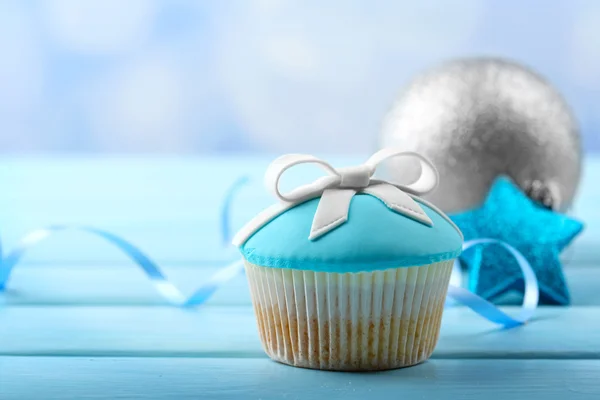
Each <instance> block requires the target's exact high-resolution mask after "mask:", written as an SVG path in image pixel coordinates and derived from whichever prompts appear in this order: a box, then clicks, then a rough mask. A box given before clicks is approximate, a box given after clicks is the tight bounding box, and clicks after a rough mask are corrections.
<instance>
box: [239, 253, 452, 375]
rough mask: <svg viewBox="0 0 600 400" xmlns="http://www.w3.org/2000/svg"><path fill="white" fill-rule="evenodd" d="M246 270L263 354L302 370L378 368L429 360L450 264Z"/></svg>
mask: <svg viewBox="0 0 600 400" xmlns="http://www.w3.org/2000/svg"><path fill="white" fill-rule="evenodd" d="M246 271H247V275H248V280H249V283H250V290H251V295H252V301H253V304H254V310H255V313H256V317H257V321H258V331H259V336H260V339H261V342H262V344H263V348H264V350H265V352H266V353H267V354H268V355H269V357H271V358H272V359H273V360H275V361H278V362H281V363H284V364H289V365H293V366H296V367H303V368H313V369H322V370H336V371H376V370H387V369H395V368H402V367H408V366H411V365H415V364H418V363H421V362H423V361H425V360H427V359H428V358H429V356H430V355H431V353H432V352H433V349H434V347H435V345H436V343H437V339H438V336H439V331H440V323H441V318H442V312H443V307H444V302H445V297H446V292H447V289H448V282H449V279H450V273H451V271H452V261H445V262H440V263H435V264H431V265H427V266H419V267H408V268H394V269H388V270H384V271H375V272H363V273H354V274H350V273H348V274H339V273H325V272H312V271H300V270H288V269H277V268H270V267H261V266H257V265H253V264H250V263H246Z"/></svg>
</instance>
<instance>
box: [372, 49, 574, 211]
mask: <svg viewBox="0 0 600 400" xmlns="http://www.w3.org/2000/svg"><path fill="white" fill-rule="evenodd" d="M381 145H382V146H398V147H400V148H402V149H405V150H407V151H417V152H420V153H422V154H424V155H425V156H427V157H428V158H429V159H431V160H432V161H433V163H434V164H435V165H436V167H437V168H438V170H439V173H440V184H439V185H438V187H437V188H436V189H435V190H434V191H433V192H432V193H430V194H429V195H428V196H427V198H428V199H429V200H431V201H432V202H433V203H434V204H436V205H437V206H439V207H440V208H442V209H443V210H444V211H446V212H458V211H464V210H466V209H470V208H473V207H477V206H478V205H480V204H481V203H482V202H483V201H484V200H485V197H486V195H487V193H488V191H489V188H490V186H491V184H492V183H493V181H494V179H495V178H496V177H497V176H498V175H508V176H509V177H511V178H512V179H513V180H514V181H515V182H516V183H517V184H518V185H519V186H520V187H521V188H522V189H523V191H524V192H525V193H527V194H528V195H529V196H530V197H531V198H532V199H534V200H536V201H538V202H539V203H541V204H542V205H544V206H546V207H548V208H552V209H555V210H561V211H564V210H566V209H568V208H569V206H570V205H571V203H572V201H573V197H574V196H575V192H576V189H577V185H578V183H579V177H580V173H581V145H580V138H579V130H578V126H577V123H576V121H575V118H574V116H573V114H572V113H571V110H570V109H569V107H568V105H567V104H566V102H565V100H564V99H563V98H562V97H561V95H560V94H559V93H558V92H557V91H556V90H555V89H554V88H553V87H552V86H551V85H550V84H549V83H548V82H547V81H546V80H544V79H543V78H542V77H540V76H539V75H537V74H536V73H535V72H533V71H531V70H530V69H528V68H526V67H524V66H522V65H519V64H516V63H514V62H510V61H507V60H501V59H493V58H477V59H462V60H456V61H451V62H448V63H446V64H443V65H440V66H439V67H437V68H434V69H432V70H430V71H427V72H425V73H423V74H421V75H419V76H417V77H416V78H415V79H414V80H413V81H412V82H411V83H410V84H409V85H408V87H407V88H406V89H405V90H404V91H403V92H402V93H401V95H400V96H399V98H398V100H397V101H396V103H395V104H394V106H393V108H392V109H391V111H390V112H389V114H388V115H387V116H386V118H385V120H384V123H383V127H382V135H381ZM418 168H419V166H418V164H416V163H413V162H410V160H407V161H398V162H395V163H393V164H392V165H391V168H390V169H389V172H390V174H391V175H392V177H394V176H395V177H396V178H397V180H398V181H400V182H402V183H409V181H411V180H414V178H415V177H416V175H417V173H418ZM401 177H402V178H404V179H402V178H401Z"/></svg>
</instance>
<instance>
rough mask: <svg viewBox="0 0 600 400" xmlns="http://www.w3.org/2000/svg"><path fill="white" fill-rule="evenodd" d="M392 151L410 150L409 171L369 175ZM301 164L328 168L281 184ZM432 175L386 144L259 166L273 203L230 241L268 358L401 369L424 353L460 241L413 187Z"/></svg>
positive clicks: (318, 365)
mask: <svg viewBox="0 0 600 400" xmlns="http://www.w3.org/2000/svg"><path fill="white" fill-rule="evenodd" d="M392 157H412V158H415V159H416V160H418V161H419V162H420V163H421V176H420V177H419V179H417V181H416V182H414V183H413V184H411V185H398V184H395V183H391V182H388V181H385V180H381V179H377V178H375V177H374V174H375V172H376V169H377V167H378V165H380V163H381V162H383V161H384V160H386V159H389V158H392ZM301 163H315V164H317V165H319V166H321V167H323V169H325V170H326V172H327V176H325V177H323V178H320V179H318V180H317V181H315V182H313V183H311V184H308V185H304V186H300V187H298V188H296V189H294V190H292V191H291V192H289V193H282V192H281V191H280V189H279V180H280V178H281V176H282V174H283V173H284V172H285V171H286V170H288V169H289V168H292V167H294V166H295V165H297V164H301ZM437 179H438V174H437V172H436V170H435V168H434V167H433V165H431V163H430V162H429V161H428V160H427V159H425V158H424V157H422V156H420V155H418V154H415V153H404V152H401V151H399V150H396V149H384V150H381V151H380V152H378V153H376V154H375V155H374V156H373V157H371V158H370V159H369V160H368V161H367V162H366V163H365V164H363V165H360V166H357V167H350V168H341V169H335V168H334V167H332V166H331V165H329V164H328V163H326V162H325V161H323V160H320V159H317V158H315V157H312V156H305V155H287V156H283V157H280V158H278V159H276V160H275V161H274V162H273V163H272V164H271V165H270V166H269V168H268V170H267V173H266V177H265V182H266V184H267V187H268V188H269V189H270V190H271V191H272V192H273V194H274V195H275V197H277V198H278V199H279V203H278V204H276V205H274V206H272V207H270V208H268V209H266V210H265V211H263V212H261V213H260V214H258V215H257V216H256V217H255V218H254V219H253V220H251V221H250V222H249V223H248V224H247V225H246V226H244V227H243V228H242V229H241V230H240V231H239V232H238V233H237V235H236V236H235V237H234V240H233V242H234V245H236V246H237V247H238V248H239V250H240V251H241V253H242V255H243V257H244V262H245V268H246V274H247V277H248V282H249V285H250V293H251V296H252V302H253V306H254V311H255V314H256V319H257V322H258V331H259V336H260V339H261V342H262V345H263V348H264V350H265V352H266V353H267V355H268V356H269V357H271V358H272V359H273V360H275V361H278V362H281V363H285V364H289V365H293V366H296V367H304V368H314V369H322V370H340V371H373V370H386V369H393V368H400V367H407V366H410V365H415V364H418V363H420V362H422V361H425V360H426V359H428V358H429V357H430V355H431V353H432V352H433V349H434V347H435V345H436V342H437V339H438V336H439V331H440V323H441V318H442V312H443V308H444V302H445V298H446V292H447V289H448V284H449V280H450V274H451V271H452V265H453V262H454V260H455V259H456V258H457V257H458V256H459V255H460V253H461V249H462V242H463V237H462V234H461V232H460V230H459V229H458V228H457V227H456V225H454V224H453V223H452V221H451V220H450V219H449V218H448V217H447V216H446V215H445V214H444V213H443V212H441V211H440V210H439V209H438V208H436V207H435V206H433V205H432V204H430V203H428V202H426V201H424V200H422V199H421V198H419V197H418V196H419V195H422V194H425V193H427V192H429V191H431V190H433V189H434V188H435V186H436V184H437Z"/></svg>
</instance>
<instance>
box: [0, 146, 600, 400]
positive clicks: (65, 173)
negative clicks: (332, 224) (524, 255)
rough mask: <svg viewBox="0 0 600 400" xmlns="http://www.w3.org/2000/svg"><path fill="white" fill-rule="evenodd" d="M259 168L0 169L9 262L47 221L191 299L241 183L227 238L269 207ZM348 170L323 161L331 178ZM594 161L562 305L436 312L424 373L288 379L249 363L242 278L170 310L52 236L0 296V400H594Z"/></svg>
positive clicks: (306, 374)
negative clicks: (499, 312)
mask: <svg viewBox="0 0 600 400" xmlns="http://www.w3.org/2000/svg"><path fill="white" fill-rule="evenodd" d="M268 161H269V159H268V158H258V159H255V158H243V157H230V158H212V159H211V158H197V159H193V158H188V159H186V158H96V159H94V158H61V159H56V158H36V159H3V160H1V161H0V188H1V191H0V194H1V195H0V228H1V231H2V240H3V245H4V247H5V248H6V249H10V248H11V246H12V245H14V244H15V243H16V241H17V240H18V239H19V238H20V237H21V236H22V235H23V234H25V233H26V232H27V231H29V230H30V229H33V228H37V227H40V226H44V225H47V224H51V223H76V224H87V225H94V226H97V227H100V228H104V229H108V230H110V231H112V232H114V233H117V234H120V235H122V236H124V237H126V238H128V239H129V240H131V241H133V242H134V243H136V244H137V245H138V246H140V247H141V248H142V249H144V250H145V251H146V252H147V253H148V254H150V255H151V256H152V257H153V258H154V259H156V260H157V261H158V262H159V263H160V264H161V265H162V266H164V269H165V271H166V272H167V274H168V276H169V277H170V278H171V279H172V280H173V281H174V282H176V283H177V284H178V285H179V286H180V287H181V288H182V289H183V290H185V291H187V292H191V291H192V290H193V289H194V288H195V287H196V286H198V284H200V283H202V282H203V281H204V280H205V279H207V278H208V277H209V276H210V275H211V273H212V272H214V271H216V270H217V269H218V268H219V267H221V266H223V265H226V264H227V263H229V262H231V261H232V260H234V259H235V257H236V253H235V251H233V250H232V249H230V248H227V247H225V246H224V245H223V244H222V242H221V236H220V234H219V229H220V228H219V209H220V206H221V203H222V201H223V196H224V195H225V192H226V191H227V189H228V187H229V185H231V183H232V182H233V181H235V180H236V179H237V178H238V177H239V176H240V175H241V174H248V175H250V176H251V177H252V180H253V182H254V184H253V185H249V186H247V187H245V188H244V189H243V190H241V191H240V192H239V193H238V201H237V202H236V203H235V205H234V208H233V210H232V221H233V225H234V227H239V226H241V224H242V223H243V221H245V220H246V219H248V218H249V217H250V216H252V215H253V214H254V213H256V212H257V211H259V210H260V209H261V208H262V207H264V206H266V205H269V204H270V202H271V199H270V198H269V197H268V195H266V194H264V193H263V191H262V187H261V182H262V180H261V179H262V172H263V170H264V168H265V166H266V165H267V163H268ZM356 161H361V159H357V160H344V159H338V160H334V162H337V163H338V165H342V164H352V163H354V162H356ZM599 179H600V160H594V159H588V160H587V161H586V168H585V175H584V179H583V182H582V184H581V191H580V195H579V198H578V201H577V204H576V207H575V209H574V210H573V215H574V216H576V217H579V218H580V219H583V220H585V222H586V224H587V227H586V231H585V233H584V234H583V235H582V236H581V237H580V238H579V239H578V240H577V242H576V244H575V245H574V246H573V247H572V248H570V249H569V250H568V251H567V252H566V253H565V254H564V257H563V258H564V261H565V264H566V266H565V270H566V275H567V278H568V280H569V284H570V286H571V290H572V297H573V305H572V306H571V307H566V308H559V307H555V308H551V307H548V308H541V309H540V310H539V312H538V313H537V316H536V320H535V321H534V322H532V323H531V324H530V325H528V326H525V327H522V328H518V329H514V330H510V331H499V330H497V329H496V328H495V326H493V325H491V324H490V323H488V322H485V321H483V320H482V319H481V318H480V317H478V316H476V315H474V314H473V313H472V312H471V311H469V310H467V309H463V308H453V309H449V310H447V311H446V312H445V315H444V319H443V325H442V332H441V337H440V341H439V344H438V346H437V348H436V351H435V353H434V354H433V357H432V359H431V360H430V361H428V362H426V363H424V364H421V365H419V366H416V367H412V368H407V369H402V370H396V371H390V372H383V373H371V374H357V373H354V374H350V373H333V372H320V371H311V370H302V369H296V368H291V367H287V366H284V365H280V364H276V363H274V362H271V361H270V360H269V359H268V358H267V357H266V356H265V355H264V353H263V352H262V349H261V346H260V343H259V340H258V333H257V330H256V327H255V323H254V316H253V314H252V308H251V305H250V298H249V292H248V289H247V285H246V282H245V280H244V279H245V278H244V277H243V276H240V277H239V278H237V279H235V280H234V281H233V282H231V283H229V284H228V285H227V286H225V287H223V288H222V289H221V290H220V291H219V292H217V294H216V295H215V296H214V297H213V298H212V299H211V300H210V301H209V303H208V304H207V305H206V306H203V307H201V308H199V309H197V310H184V309H178V308H174V307H170V306H169V305H167V304H166V303H165V301H164V300H163V299H162V298H161V297H160V296H159V295H158V294H156V293H155V292H154V290H153V288H152V286H151V285H150V283H149V282H148V280H147V278H145V276H144V275H143V274H142V272H140V271H139V270H138V269H137V268H135V267H133V266H132V264H131V263H130V262H128V261H127V259H126V258H124V257H123V256H122V255H121V253H119V252H118V251H117V250H115V249H114V248H112V247H111V246H110V245H108V244H106V243H104V242H103V241H101V240H98V239H96V238H93V237H91V236H86V235H84V234H77V233H61V234H57V235H56V236H55V237H53V238H51V239H49V240H48V241H46V242H44V243H42V244H40V245H39V246H38V247H36V248H35V250H33V251H32V252H31V253H30V254H29V255H28V256H27V258H26V259H25V260H24V263H23V264H22V265H20V266H18V267H17V268H16V269H15V272H14V275H13V279H12V280H11V282H10V285H9V288H8V292H7V293H4V294H0V399H1V400H13V399H15V400H27V399H48V400H50V399H88V398H89V399H115V398H119V399H125V398H136V399H138V398H143V399H313V398H327V399H330V400H333V399H345V400H351V399H364V398H373V399H379V398H382V399H386V398H389V399H398V398H419V399H430V398H431V399H434V398H435V399H482V398H487V399H490V400H495V399H521V398H530V397H531V396H535V397H536V398H539V399H544V400H549V399H561V400H562V399H568V400H578V399H599V398H600V379H599V378H600V295H599V294H600V208H599V207H598V205H600V185H598V183H599Z"/></svg>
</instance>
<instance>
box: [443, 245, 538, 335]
mask: <svg viewBox="0 0 600 400" xmlns="http://www.w3.org/2000/svg"><path fill="white" fill-rule="evenodd" d="M484 244H488V245H489V244H491V245H499V246H502V247H504V248H505V249H506V250H508V251H509V252H510V254H512V256H513V257H514V258H515V260H516V261H517V264H519V267H520V268H521V272H522V273H523V281H524V282H525V291H524V294H523V304H522V305H521V311H520V313H519V315H518V316H517V317H511V316H510V315H508V314H506V313H504V312H503V311H502V310H500V309H499V308H498V307H496V306H495V305H493V304H492V303H490V302H489V301H487V300H485V299H484V298H482V297H480V296H477V295H476V294H475V293H473V292H471V291H469V290H467V289H465V288H463V287H461V286H460V275H461V273H460V261H458V260H457V261H456V262H455V263H454V268H453V270H452V276H451V278H450V286H449V287H448V297H449V299H451V300H454V301H457V302H459V303H462V304H463V305H465V306H467V307H469V308H470V309H471V310H473V311H475V312H476V313H477V314H479V315H481V316H482V317H484V318H485V319H487V320H488V321H491V322H493V323H495V324H498V325H501V326H502V327H504V328H507V329H508V328H514V327H516V326H519V325H523V324H525V323H526V322H527V321H529V320H530V319H531V317H533V314H534V313H535V310H536V308H537V305H538V300H539V293H540V292H539V288H538V281H537V278H536V276H535V272H534V271H533V269H532V268H531V265H530V264H529V262H528V261H527V260H526V259H525V257H523V255H522V254H521V253H520V252H519V251H518V250H517V249H515V248H514V247H512V246H511V245H509V244H508V243H506V242H503V241H500V240H496V239H475V240H469V241H467V242H465V243H464V244H463V251H467V250H469V249H470V248H472V247H474V246H478V245H484ZM447 304H448V303H447ZM450 304H451V303H450Z"/></svg>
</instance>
